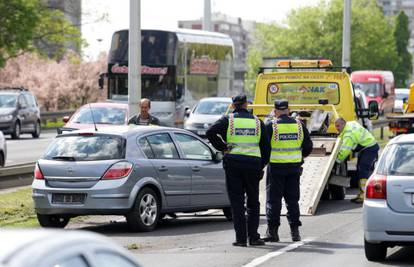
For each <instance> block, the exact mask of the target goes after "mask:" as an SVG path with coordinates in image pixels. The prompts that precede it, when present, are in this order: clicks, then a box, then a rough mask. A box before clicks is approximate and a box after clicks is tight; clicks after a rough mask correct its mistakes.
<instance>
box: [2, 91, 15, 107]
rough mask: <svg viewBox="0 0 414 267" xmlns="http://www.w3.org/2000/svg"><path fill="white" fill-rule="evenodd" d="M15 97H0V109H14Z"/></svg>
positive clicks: (13, 95) (12, 95)
mask: <svg viewBox="0 0 414 267" xmlns="http://www.w3.org/2000/svg"><path fill="white" fill-rule="evenodd" d="M16 101H17V95H15V94H8V95H0V108H14V107H15V106H16Z"/></svg>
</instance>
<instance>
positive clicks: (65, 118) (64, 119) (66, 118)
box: [62, 116, 70, 123]
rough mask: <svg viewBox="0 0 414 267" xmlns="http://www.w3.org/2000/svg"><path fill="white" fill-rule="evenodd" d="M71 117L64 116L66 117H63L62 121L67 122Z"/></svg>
mask: <svg viewBox="0 0 414 267" xmlns="http://www.w3.org/2000/svg"><path fill="white" fill-rule="evenodd" d="M69 119H70V117H69V116H64V117H63V119H62V121H63V122H64V123H67V122H68V121H69Z"/></svg>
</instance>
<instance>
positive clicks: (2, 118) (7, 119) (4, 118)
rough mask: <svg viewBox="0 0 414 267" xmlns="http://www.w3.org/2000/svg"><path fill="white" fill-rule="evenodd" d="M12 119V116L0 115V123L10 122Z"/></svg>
mask: <svg viewBox="0 0 414 267" xmlns="http://www.w3.org/2000/svg"><path fill="white" fill-rule="evenodd" d="M12 119H13V115H11V114H9V115H0V121H11V120H12Z"/></svg>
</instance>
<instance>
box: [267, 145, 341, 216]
mask: <svg viewBox="0 0 414 267" xmlns="http://www.w3.org/2000/svg"><path fill="white" fill-rule="evenodd" d="M312 141H313V151H312V154H311V155H310V156H309V157H307V158H306V159H305V163H304V164H303V173H302V176H301V177H300V200H299V207H300V213H301V215H314V214H315V212H316V208H317V207H318V203H319V200H320V198H321V196H322V193H323V191H324V189H325V187H326V183H327V182H328V179H329V177H330V175H331V172H332V168H333V167H334V164H335V160H336V157H337V155H338V152H339V147H340V143H341V142H340V141H341V140H340V139H339V138H333V137H332V138H330V137H316V138H312ZM261 184H262V185H261V191H262V194H261V198H260V203H261V212H260V213H261V214H266V204H265V203H266V193H265V189H266V178H263V179H262V181H261ZM286 213H287V210H286V205H285V202H284V201H283V207H282V214H286Z"/></svg>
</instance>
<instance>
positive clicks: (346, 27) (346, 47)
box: [342, 0, 351, 67]
mask: <svg viewBox="0 0 414 267" xmlns="http://www.w3.org/2000/svg"><path fill="white" fill-rule="evenodd" d="M342 66H344V67H350V66H351V0H344V21H343V32H342Z"/></svg>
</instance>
